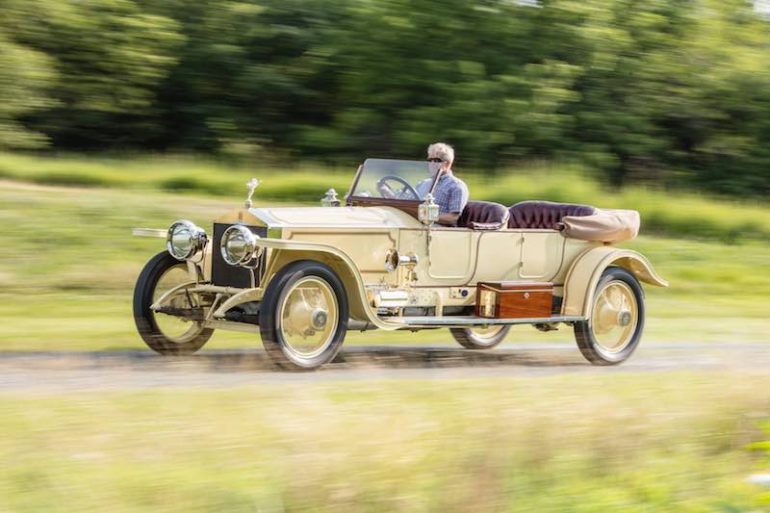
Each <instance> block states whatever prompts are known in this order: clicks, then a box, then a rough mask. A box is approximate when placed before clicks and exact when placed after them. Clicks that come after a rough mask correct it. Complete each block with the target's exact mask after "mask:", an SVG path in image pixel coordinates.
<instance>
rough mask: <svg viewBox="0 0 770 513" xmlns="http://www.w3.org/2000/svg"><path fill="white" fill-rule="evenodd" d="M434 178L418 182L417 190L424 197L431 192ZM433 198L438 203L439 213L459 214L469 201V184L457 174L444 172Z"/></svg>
mask: <svg viewBox="0 0 770 513" xmlns="http://www.w3.org/2000/svg"><path fill="white" fill-rule="evenodd" d="M431 184H433V179H432V178H428V179H426V180H423V181H422V182H420V183H418V184H417V192H418V193H419V194H420V197H422V198H424V197H425V195H426V194H428V193H429V192H430V186H431ZM433 199H434V201H435V202H436V204H438V208H439V214H459V213H461V212H462V211H463V209H464V208H465V204H466V203H468V186H467V185H465V182H463V181H462V180H460V179H459V178H457V177H456V176H455V175H453V174H452V175H448V174H446V173H444V174H442V175H441V176H440V177H439V179H438V183H437V184H436V189H435V190H434V191H433Z"/></svg>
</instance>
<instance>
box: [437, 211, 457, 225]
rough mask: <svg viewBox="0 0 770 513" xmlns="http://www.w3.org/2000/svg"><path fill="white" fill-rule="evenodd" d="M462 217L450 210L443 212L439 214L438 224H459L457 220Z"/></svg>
mask: <svg viewBox="0 0 770 513" xmlns="http://www.w3.org/2000/svg"><path fill="white" fill-rule="evenodd" d="M459 218H460V214H459V213H455V212H450V213H448V214H441V215H440V216H438V224H441V225H444V226H457V220H458V219H459Z"/></svg>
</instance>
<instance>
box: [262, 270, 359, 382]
mask: <svg viewBox="0 0 770 513" xmlns="http://www.w3.org/2000/svg"><path fill="white" fill-rule="evenodd" d="M302 283H308V284H309V285H308V289H309V290H310V291H311V295H314V296H315V297H314V300H316V301H317V303H316V305H315V309H313V310H311V309H310V306H311V305H309V303H308V301H307V298H304V299H303V301H301V303H302V305H300V306H299V307H298V309H295V312H299V313H297V314H295V315H296V316H298V317H299V318H290V317H288V318H285V317H286V314H285V312H283V310H284V308H287V307H288V308H292V307H293V305H296V304H298V301H297V298H296V296H295V293H297V291H299V289H297V288H295V287H296V286H297V285H300V284H302ZM313 287H315V289H314V288H313ZM319 294H320V296H319ZM299 295H300V296H302V293H301V292H299ZM319 298H320V301H319ZM319 305H321V306H319ZM324 307H326V310H324ZM333 308H336V312H334V311H333ZM316 318H318V319H321V320H320V321H319V322H318V324H313V323H315V322H316ZM330 319H331V320H332V322H333V324H332V325H331V326H328V327H327V323H328V322H329V320H330ZM303 323H305V324H304V325H303ZM347 325H348V301H347V295H346V294H345V287H344V286H343V284H342V281H341V280H340V279H339V277H338V276H337V275H336V274H335V272H334V271H333V270H332V269H331V268H329V267H328V266H327V265H324V264H322V263H320V262H316V261H313V260H300V261H297V262H292V263H291V264H289V265H287V266H286V267H284V268H283V269H281V270H280V271H279V272H278V273H277V274H276V275H275V277H273V279H272V280H270V283H269V284H268V286H267V289H266V290H265V295H264V296H263V298H262V303H261V306H260V309H259V331H260V334H261V335H262V345H264V347H265V350H266V351H267V354H268V355H269V356H270V358H271V359H272V360H273V362H274V363H275V364H276V365H278V366H279V367H281V368H283V369H286V370H313V369H317V368H318V367H320V366H321V365H323V364H325V363H328V362H330V361H332V360H333V359H334V357H335V356H336V355H337V353H338V352H339V350H340V348H341V347H342V343H343V342H344V341H345V334H346V333H347ZM299 327H304V328H305V330H304V331H303V332H302V333H300V334H299V336H300V337H303V336H304V337H305V339H306V338H307V337H310V336H315V335H316V334H317V333H318V332H320V337H319V339H320V342H319V343H318V344H317V345H318V347H317V348H315V350H308V351H305V352H303V351H301V350H300V348H299V347H297V346H298V344H297V338H296V336H295V335H297V334H298V333H297V332H296V331H295V332H294V333H293V334H292V333H291V331H292V330H297V329H298V328H299Z"/></svg>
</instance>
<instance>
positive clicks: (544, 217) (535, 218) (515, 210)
mask: <svg viewBox="0 0 770 513" xmlns="http://www.w3.org/2000/svg"><path fill="white" fill-rule="evenodd" d="M508 211H509V212H510V218H509V219H508V228H519V229H534V228H545V229H550V230H560V229H561V228H562V225H561V220H562V218H563V217H565V216H590V215H593V214H595V213H596V209H595V208H594V207H591V206H588V205H574V204H570V203H553V202H550V201H522V202H520V203H516V204H515V205H514V206H512V207H511V208H509V209H508Z"/></svg>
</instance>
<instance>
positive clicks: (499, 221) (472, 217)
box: [457, 201, 510, 230]
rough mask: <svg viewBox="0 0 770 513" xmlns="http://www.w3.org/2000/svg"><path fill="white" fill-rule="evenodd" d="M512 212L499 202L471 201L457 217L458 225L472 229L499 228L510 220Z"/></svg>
mask: <svg viewBox="0 0 770 513" xmlns="http://www.w3.org/2000/svg"><path fill="white" fill-rule="evenodd" d="M509 216H510V213H509V212H508V209H507V208H505V207H504V206H503V205H501V204H499V203H493V202H491V201H469V202H468V203H467V204H466V205H465V208H464V209H463V211H462V213H461V214H460V217H459V218H458V219H457V226H458V227H461V228H471V229H472V230H499V229H500V228H504V227H505V226H506V223H507V222H508V217H509Z"/></svg>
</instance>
